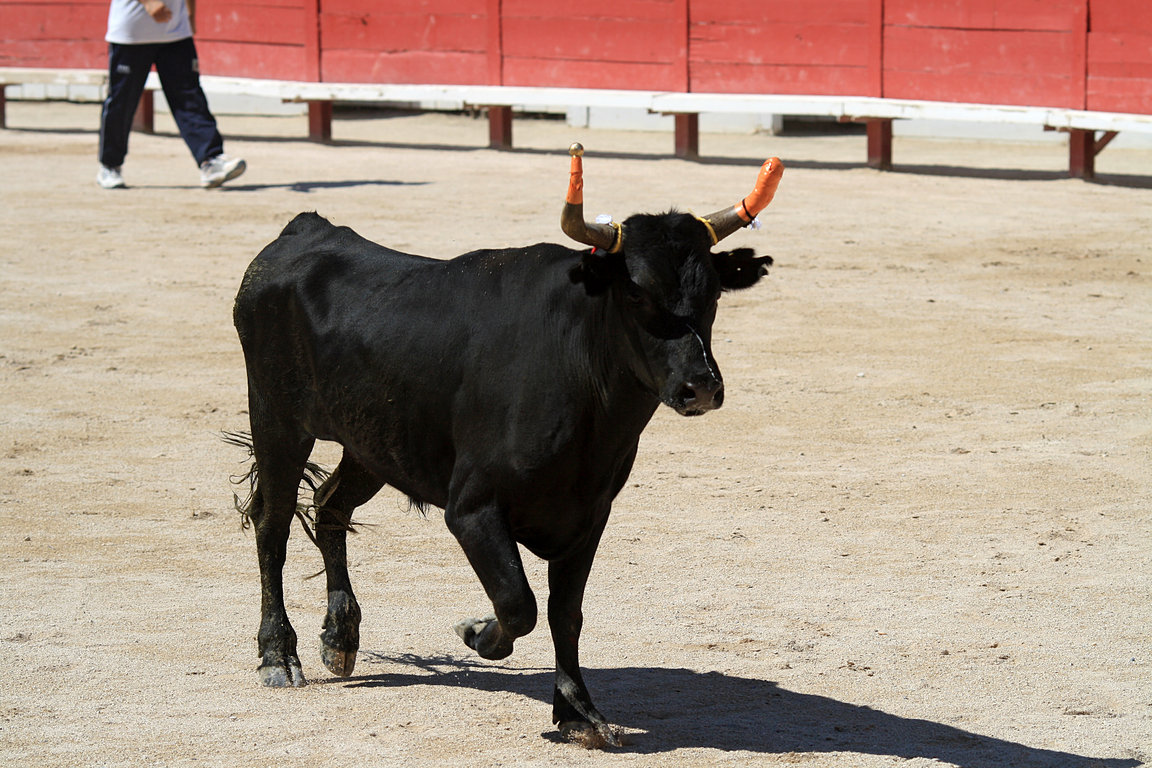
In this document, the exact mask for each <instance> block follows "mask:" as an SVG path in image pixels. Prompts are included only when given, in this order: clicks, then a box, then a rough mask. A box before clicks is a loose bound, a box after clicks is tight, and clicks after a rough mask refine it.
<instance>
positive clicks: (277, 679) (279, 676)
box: [256, 659, 308, 688]
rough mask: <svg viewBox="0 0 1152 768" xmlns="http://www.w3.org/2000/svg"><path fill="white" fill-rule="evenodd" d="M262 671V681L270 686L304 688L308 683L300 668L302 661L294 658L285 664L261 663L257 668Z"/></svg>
mask: <svg viewBox="0 0 1152 768" xmlns="http://www.w3.org/2000/svg"><path fill="white" fill-rule="evenodd" d="M256 671H257V672H259V673H260V682H261V683H263V684H264V685H265V686H266V687H268V688H303V687H304V686H305V685H307V684H308V681H307V680H305V679H304V671H303V670H302V669H300V662H299V661H297V660H295V659H292V660H290V661H289V662H288V663H287V664H286V665H285V664H261V665H260V668H259V669H258V670H256Z"/></svg>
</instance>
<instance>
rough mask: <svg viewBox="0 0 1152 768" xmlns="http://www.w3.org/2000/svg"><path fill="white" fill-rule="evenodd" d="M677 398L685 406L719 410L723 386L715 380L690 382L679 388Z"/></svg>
mask: <svg viewBox="0 0 1152 768" xmlns="http://www.w3.org/2000/svg"><path fill="white" fill-rule="evenodd" d="M678 397H679V399H680V401H681V402H683V403H684V405H685V406H690V407H691V406H695V407H704V408H719V407H720V403H721V402H723V400H724V384H723V383H722V382H719V381H715V380H712V381H705V382H690V383H687V384H684V385H682V386H681V387H680V392H679V394H678Z"/></svg>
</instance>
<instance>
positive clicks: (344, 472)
mask: <svg viewBox="0 0 1152 768" xmlns="http://www.w3.org/2000/svg"><path fill="white" fill-rule="evenodd" d="M382 487H383V483H381V482H380V481H379V480H377V479H376V478H375V477H373V476H372V475H370V474H369V473H368V471H367V470H365V469H364V468H363V467H362V466H361V465H360V464H359V463H357V462H356V461H355V460H354V459H352V458H351V457H349V456H348V454H347V453H345V454H344V458H343V459H341V461H340V465H339V466H337V467H336V470H335V471H334V472H333V473H332V475H331V476H330V477H329V478H328V479H327V480H326V481H325V482H324V485H322V486H321V487H320V488H319V489H318V490H317V491H316V497H315V500H316V510H317V511H316V545H317V546H318V547H320V552H321V553H322V554H323V556H324V570H325V572H326V573H327V576H328V613H327V615H325V617H324V626H323V631H322V632H321V633H320V658H321V660H322V661H323V662H324V666H326V667H328V669H329V671H331V672H332V674H334V675H339V676H341V677H347V676H348V675H350V674H352V669H353V668H354V667H355V666H356V651H357V650H359V648H360V605H359V603H357V602H356V595H355V594H353V592H352V582H351V580H350V579H349V578H348V554H347V548H346V540H347V534H348V530H349V527H350V526H351V524H352V512H353V511H354V510H355V509H356V507H358V506H360V505H361V504H363V503H365V502H366V501H368V500H369V499H371V498H372V497H373V496H375V495H376V493H377V492H378V491H379V490H380V489H381V488H382Z"/></svg>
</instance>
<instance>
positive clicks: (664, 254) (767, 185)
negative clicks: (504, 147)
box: [560, 144, 783, 416]
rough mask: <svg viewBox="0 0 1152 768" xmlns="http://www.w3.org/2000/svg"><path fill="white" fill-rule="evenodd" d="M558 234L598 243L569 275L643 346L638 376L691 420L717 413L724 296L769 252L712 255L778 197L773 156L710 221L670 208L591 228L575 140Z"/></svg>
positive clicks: (759, 271) (761, 269)
mask: <svg viewBox="0 0 1152 768" xmlns="http://www.w3.org/2000/svg"><path fill="white" fill-rule="evenodd" d="M569 153H570V154H571V155H572V169H571V174H570V177H569V187H568V197H567V199H566V201H565V204H564V212H563V214H562V215H561V218H560V226H561V229H563V230H564V233H565V234H567V235H568V236H569V237H571V238H572V239H573V240H576V241H578V242H581V243H584V244H585V245H590V246H592V251H591V252H590V253H587V254H585V255H584V257H583V258H582V260H581V262H580V264H579V265H577V266H576V267H575V268H574V269H573V270H572V273H571V276H572V280H573V282H578V283H582V284H583V285H584V287H585V289H586V290H587V291H588V292H589V293H590V294H602V293H605V292H607V293H608V294H609V296H610V297H611V298H612V300H613V302H614V304H615V305H616V306H618V307H619V308H620V313H621V315H622V316H623V317H624V318H625V320H626V322H625V327H626V328H627V330H628V334H629V337H630V339H631V340H632V342H633V344H634V346H635V347H636V348H637V352H638V353H639V354H637V355H636V356H635V359H636V364H635V365H634V371H635V373H636V375H637V377H638V378H639V379H640V381H641V382H642V383H643V384H644V385H645V386H647V387H648V388H649V389H650V390H651V391H652V392H654V393H655V394H656V395H657V396H658V397H659V398H660V400H661V401H662V402H663V403H664V404H665V405H668V406H670V407H671V408H674V409H675V410H676V411H677V412H678V413H680V414H682V415H685V416H696V415H699V414H702V413H705V412H707V411H710V410H713V409H715V408H719V407H720V405H721V404H722V403H723V402H724V382H723V378H722V377H721V376H720V367H719V366H718V365H717V364H716V360H715V358H713V356H712V343H711V339H712V323H713V321H714V320H715V319H716V306H717V302H718V301H719V299H720V294H721V292H723V291H726V290H736V289H739V288H747V287H749V286H752V285H755V284H756V282H757V281H758V280H759V279H760V278H761V277H762V276H763V275H765V274H767V272H768V269H767V268H768V265H770V264H771V263H772V257H771V256H761V257H757V256H756V255H755V253H754V252H753V251H752V250H751V249H750V248H739V249H736V250H734V251H718V252H712V247H713V246H714V245H716V244H717V243H718V242H720V240H722V239H724V238H725V237H727V236H728V235H730V234H732V233H733V232H735V231H736V230H737V229H739V228H741V227H743V226H747V225H748V224H749V223H751V222H752V220H753V219H754V218H755V217H756V215H757V214H758V213H760V211H761V210H763V209H764V208H765V207H766V206H767V205H768V203H769V202H771V200H772V196H773V195H774V194H775V191H776V187H777V185H778V184H779V183H780V177H781V175H782V173H783V165H782V164H781V163H780V160H779V158H775V157H773V158H770V159H769V160H768V161H766V162H765V163H764V165H763V167H762V168H761V169H760V176H759V178H758V180H757V183H756V187H755V189H754V190H753V191H752V193H751V194H749V195H748V196H747V197H745V198H744V199H743V200H741V201H740V202H739V203H737V204H736V205H735V206H732V207H730V208H724V209H721V210H719V211H717V212H716V213H712V214H709V215H708V216H705V217H697V216H693V215H691V214H687V213H678V212H676V211H670V212H668V213H665V214H658V215H651V214H637V215H635V216H631V217H629V218H628V219H627V220H626V221H624V222H623V223H622V224H608V223H600V222H588V221H585V220H584V213H583V207H584V206H583V202H584V201H583V165H582V160H581V156H582V155H583V148H582V147H581V146H580V145H579V144H573V145H572V147H571V149H570V150H569Z"/></svg>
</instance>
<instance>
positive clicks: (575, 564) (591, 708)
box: [548, 514, 620, 749]
mask: <svg viewBox="0 0 1152 768" xmlns="http://www.w3.org/2000/svg"><path fill="white" fill-rule="evenodd" d="M605 523H607V515H606V514H605V515H604V519H603V520H602V521H601V522H600V523H599V524H598V525H597V526H596V527H595V528H594V529H593V530H592V531H591V532H590V533H589V535H588V539H587V541H585V542H584V544H583V545H582V546H581V547H580V548H579V549H577V550H576V551H575V552H573V553H572V554H570V555H569V556H568V557H565V558H563V559H559V560H552V561H549V563H548V626H549V629H550V630H551V632H552V644H553V646H554V647H555V649H556V687H555V690H554V691H553V695H552V722H554V723H556V724H557V725H558V726H559V728H560V735H561V736H563V737H564V738H565V739H567V740H569V741H572V742H574V743H577V744H581V745H582V746H584V747H587V748H588V749H602V748H604V747H609V746H611V747H618V746H620V738H619V736H618V734H617V732H616V730H615V729H613V728H612V726H611V725H609V724H608V721H607V720H606V719H605V718H604V716H603V715H601V714H600V711H599V710H597V709H596V706H595V705H594V704H593V703H592V697H591V696H590V695H589V693H588V687H587V686H586V685H585V684H584V676H583V675H582V674H581V673H580V630H581V628H582V627H583V625H584V613H583V611H582V609H581V605H582V603H583V602H584V587H585V585H586V584H587V583H588V574H589V572H591V570H592V560H593V558H594V557H595V556H596V547H597V546H598V545H599V543H600V535H601V534H602V533H603V532H604V525H605Z"/></svg>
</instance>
